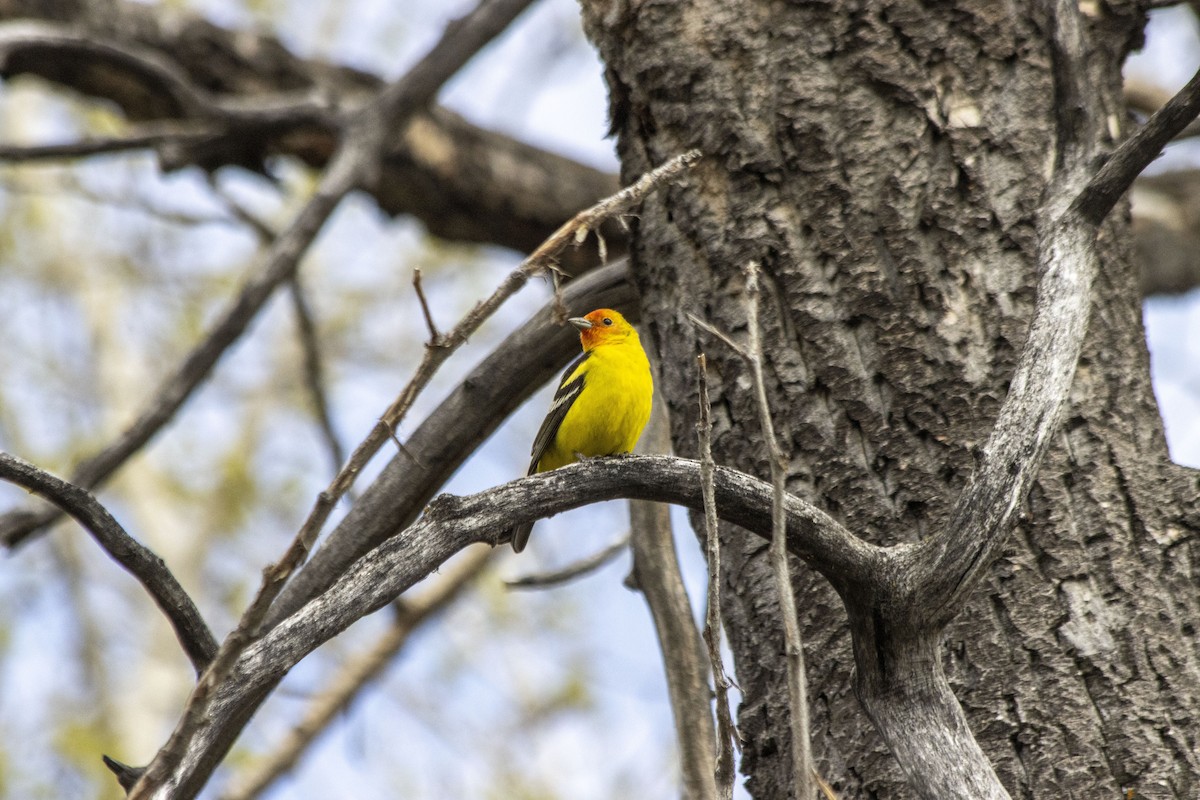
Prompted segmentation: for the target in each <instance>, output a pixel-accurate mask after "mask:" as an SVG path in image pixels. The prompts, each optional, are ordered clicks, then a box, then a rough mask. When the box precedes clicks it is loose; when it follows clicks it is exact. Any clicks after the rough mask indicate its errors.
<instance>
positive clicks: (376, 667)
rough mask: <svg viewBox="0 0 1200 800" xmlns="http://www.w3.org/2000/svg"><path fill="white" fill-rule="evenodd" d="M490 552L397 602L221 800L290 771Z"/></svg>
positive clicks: (248, 797) (250, 793) (242, 795)
mask: <svg viewBox="0 0 1200 800" xmlns="http://www.w3.org/2000/svg"><path fill="white" fill-rule="evenodd" d="M496 552H497V551H495V550H482V549H481V550H477V551H475V552H473V553H472V554H471V555H469V556H467V557H466V560H464V561H462V562H461V563H459V564H458V565H457V566H456V567H454V568H453V569H452V570H451V571H448V572H446V573H445V574H443V575H442V576H441V577H440V579H439V580H438V581H437V584H436V585H435V586H434V587H433V588H432V589H430V590H429V591H427V592H425V593H424V594H422V595H421V596H420V597H418V598H416V599H414V600H407V601H405V600H397V601H396V603H395V605H396V614H395V617H394V618H393V620H392V624H391V626H390V627H389V628H388V629H387V630H386V631H385V632H384V633H383V635H382V636H380V637H379V639H378V640H377V641H376V642H375V644H374V645H372V647H371V648H370V649H369V650H367V651H366V652H364V653H362V654H361V655H360V656H359V657H358V658H356V659H354V660H352V661H350V662H349V663H347V664H345V666H344V667H343V668H342V670H341V671H340V673H339V674H338V675H337V676H336V677H335V678H334V679H333V681H332V682H331V683H330V684H329V687H328V688H327V689H326V690H325V691H324V692H322V693H321V694H320V695H319V696H317V697H315V698H313V700H312V702H311V703H310V704H309V706H308V710H307V711H306V712H305V713H304V716H303V718H302V719H301V720H300V722H299V723H297V724H296V726H295V727H294V728H292V730H291V731H289V732H288V734H287V736H286V737H285V738H284V740H283V741H281V742H280V743H279V744H278V745H277V746H276V747H275V749H274V750H273V751H272V752H271V753H269V754H268V755H266V756H265V757H263V758H262V759H260V760H256V761H255V762H253V763H252V764H251V766H250V768H249V769H247V770H246V771H245V772H244V773H243V774H240V775H236V776H235V777H234V779H233V781H232V786H231V788H230V789H229V790H228V791H226V792H225V793H224V794H223V795H221V800H254V798H256V797H259V796H261V795H262V793H263V792H265V791H266V790H267V789H269V788H270V787H271V786H273V785H274V784H275V782H276V781H277V780H279V779H280V778H281V777H283V776H284V775H286V774H287V773H288V772H290V771H291V770H292V769H293V768H294V767H295V766H296V764H297V762H299V760H300V758H301V757H302V756H303V755H304V753H305V752H307V750H308V748H309V747H310V746H311V745H312V744H313V742H314V741H316V739H317V737H319V736H320V735H321V733H322V732H323V731H324V730H325V729H326V728H327V727H328V726H329V723H330V722H332V721H333V720H334V719H335V718H336V717H337V716H338V715H339V714H341V713H342V712H343V711H345V710H346V709H348V708H349V707H350V705H351V704H352V703H353V702H354V701H355V700H356V699H357V698H358V697H359V696H360V695H361V694H362V693H363V690H364V689H366V688H367V687H368V686H369V685H370V684H371V682H372V681H374V680H375V679H376V678H378V677H379V676H380V675H381V674H382V673H383V670H384V669H385V668H386V667H387V666H388V664H390V663H392V662H393V661H394V660H395V658H396V655H397V654H398V653H399V652H400V651H401V649H403V647H404V645H405V644H407V643H408V641H409V640H410V638H411V637H412V634H413V633H414V632H416V630H417V629H418V628H419V627H420V626H421V625H422V624H423V623H425V622H427V621H428V620H429V619H430V618H432V617H433V616H434V615H435V614H437V613H438V612H440V611H442V610H444V609H445V608H447V607H448V606H449V605H450V604H451V603H452V602H454V601H455V600H456V599H457V598H458V597H459V596H461V594H462V592H463V590H464V589H465V588H466V587H467V586H469V585H470V584H471V583H472V582H473V581H474V580H475V578H476V577H478V576H479V574H480V573H482V572H483V570H484V568H485V567H486V566H487V565H488V564H489V563H490V562H491V561H492V560H493V556H494V554H495V553H496Z"/></svg>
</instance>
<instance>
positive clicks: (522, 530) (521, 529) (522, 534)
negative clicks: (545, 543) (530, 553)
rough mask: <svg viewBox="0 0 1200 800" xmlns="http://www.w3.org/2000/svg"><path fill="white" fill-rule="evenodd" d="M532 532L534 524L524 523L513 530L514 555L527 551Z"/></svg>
mask: <svg viewBox="0 0 1200 800" xmlns="http://www.w3.org/2000/svg"><path fill="white" fill-rule="evenodd" d="M532 530H533V523H532V522H525V523H522V524H520V525H517V526H516V527H514V528H513V529H512V549H513V552H514V553H519V552H521V551H522V550H524V549H525V545H526V544H528V543H529V532H530V531H532Z"/></svg>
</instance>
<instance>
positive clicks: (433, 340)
mask: <svg viewBox="0 0 1200 800" xmlns="http://www.w3.org/2000/svg"><path fill="white" fill-rule="evenodd" d="M412 282H413V291H415V292H416V293H417V300H419V301H420V303H421V315H422V316H424V317H425V328H426V329H427V330H428V331H429V346H430V347H440V346H441V344H442V334H441V333H440V332H439V331H438V329H437V325H435V324H434V322H433V312H431V311H430V310H429V301H428V300H427V299H425V290H424V289H422V288H421V270H420V269H414V270H413V280H412Z"/></svg>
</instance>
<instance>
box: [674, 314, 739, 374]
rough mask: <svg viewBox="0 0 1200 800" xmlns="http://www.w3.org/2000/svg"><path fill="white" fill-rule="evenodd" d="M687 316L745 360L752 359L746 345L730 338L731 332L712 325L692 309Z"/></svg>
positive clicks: (694, 323)
mask: <svg viewBox="0 0 1200 800" xmlns="http://www.w3.org/2000/svg"><path fill="white" fill-rule="evenodd" d="M687 318H688V321H689V322H691V323H692V324H693V325H695V326H696V327H697V328H700V329H701V330H703V331H705V332H706V333H709V334H711V335H713V336H715V337H716V338H717V339H719V340H720V341H721V342H723V343H724V344H725V345H726V346H727V347H729V349H730V350H732V351H733V352H735V353H737V354H738V355H739V356H741V357H742V359H743V360H744V361H746V362H749V361H750V353H749V352H747V350H746V348H745V347H742V346H741V345H740V344H738V343H737V342H735V341H734V340H733V339H731V338H729V334H727V333H725V332H724V331H720V330H717V329H716V328H714V327H713V326H712V325H710V324H708V323H707V322H705V321H704V320H702V319H700V318H699V317H697V316H696V315H695V314H693V313H692V312H690V311H689V312H688V314H687Z"/></svg>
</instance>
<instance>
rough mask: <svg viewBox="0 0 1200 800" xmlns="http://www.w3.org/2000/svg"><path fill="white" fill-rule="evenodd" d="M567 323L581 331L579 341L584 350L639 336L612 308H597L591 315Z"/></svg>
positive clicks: (573, 318)
mask: <svg viewBox="0 0 1200 800" xmlns="http://www.w3.org/2000/svg"><path fill="white" fill-rule="evenodd" d="M567 322H569V323H571V324H572V325H574V326H575V327H576V328H578V329H579V341H580V343H581V344H582V345H583V349H584V350H591V349H592V348H593V347H599V346H600V345H602V344H612V343H614V342H620V341H624V340H625V339H628V338H629V337H630V336H637V331H635V330H634V329H633V326H632V325H630V324H629V323H628V322H626V321H625V318H624V317H622V316H621V315H620V313H618V312H616V311H613V310H612V309H611V308H597V309H596V310H595V311H593V312H591V313H590V314H587V315H585V316H582V317H572V318H571V319H569V320H567Z"/></svg>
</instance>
